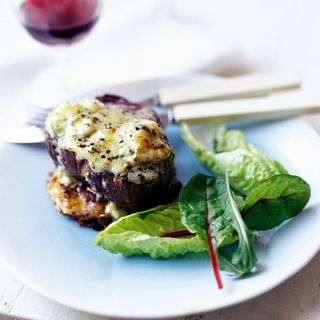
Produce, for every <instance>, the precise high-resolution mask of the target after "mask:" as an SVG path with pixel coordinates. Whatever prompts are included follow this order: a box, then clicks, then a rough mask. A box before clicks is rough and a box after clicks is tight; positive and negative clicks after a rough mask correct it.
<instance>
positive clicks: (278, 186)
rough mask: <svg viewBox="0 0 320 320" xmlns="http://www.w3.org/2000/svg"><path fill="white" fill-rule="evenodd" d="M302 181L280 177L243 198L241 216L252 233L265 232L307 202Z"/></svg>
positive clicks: (308, 194) (290, 176)
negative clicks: (253, 231)
mask: <svg viewBox="0 0 320 320" xmlns="http://www.w3.org/2000/svg"><path fill="white" fill-rule="evenodd" d="M310 193H311V191H310V186H309V185H308V183H307V182H305V181H304V180H303V179H302V178H300V177H297V176H293V175H288V174H281V175H276V176H273V177H271V178H269V179H267V180H265V181H263V182H262V183H260V184H258V185H257V186H256V187H255V188H254V189H252V190H251V192H250V193H249V194H248V196H247V198H246V199H245V205H244V208H243V210H242V215H243V217H244V221H245V222H246V224H247V226H248V227H249V228H250V229H252V230H268V229H271V228H274V227H276V226H278V225H279V224H280V223H282V222H283V221H285V220H287V219H290V218H292V217H294V216H296V215H297V214H298V213H299V212H301V211H302V210H303V208H304V207H305V206H306V204H307V203H308V201H309V199H310Z"/></svg>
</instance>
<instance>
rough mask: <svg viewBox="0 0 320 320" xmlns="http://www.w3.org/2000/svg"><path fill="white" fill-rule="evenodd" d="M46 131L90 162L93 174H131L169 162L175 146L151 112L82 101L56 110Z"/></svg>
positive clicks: (95, 101)
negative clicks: (129, 172)
mask: <svg viewBox="0 0 320 320" xmlns="http://www.w3.org/2000/svg"><path fill="white" fill-rule="evenodd" d="M46 130H47V131H48V133H49V134H50V135H51V137H52V138H53V140H54V141H55V143H56V145H57V147H58V148H61V149H66V150H69V151H72V152H74V153H75V154H76V156H77V158H78V159H79V160H87V161H88V162H89V164H90V166H91V168H92V169H93V171H95V172H97V173H99V172H101V171H103V170H108V171H110V172H112V173H114V174H122V173H124V172H127V171H128V169H130V168H131V167H133V166H135V167H136V166H139V165H144V166H146V165H148V164H154V163H158V162H161V161H164V160H166V159H168V158H169V157H170V156H171V155H172V153H173V150H172V147H171V146H170V145H169V144H168V142H167V139H166V137H165V134H164V131H163V129H162V128H161V127H160V126H159V125H158V124H157V122H155V121H153V120H150V111H149V112H148V111H147V110H144V109H142V110H138V111H135V112H132V111H131V110H130V109H128V107H126V106H124V105H113V104H110V105H104V104H102V103H101V102H99V101H98V100H81V101H78V102H73V103H67V104H64V105H62V106H60V107H58V108H56V109H54V110H53V111H52V112H51V113H50V114H49V115H48V118H47V121H46Z"/></svg>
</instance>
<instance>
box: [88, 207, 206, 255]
mask: <svg viewBox="0 0 320 320" xmlns="http://www.w3.org/2000/svg"><path fill="white" fill-rule="evenodd" d="M183 229H185V227H184V226H183V225H182V224H181V215H180V210H179V206H178V204H176V203H174V204H170V205H164V206H158V207H156V208H152V209H149V210H146V211H142V212H138V213H134V214H131V215H129V216H126V217H123V218H120V219H119V220H118V221H116V222H114V223H112V224H111V225H109V226H108V227H107V228H106V229H105V230H103V231H101V232H100V233H99V234H98V235H97V237H96V239H95V240H94V244H96V245H98V246H100V247H102V248H103V249H105V250H108V251H109V252H112V253H122V254H123V255H126V256H131V255H144V254H147V255H150V257H151V258H170V257H173V256H176V255H183V254H186V253H188V252H205V251H207V245H206V244H203V242H202V241H201V240H200V238H199V236H197V235H192V236H186V237H179V238H174V237H170V236H169V234H172V235H173V234H179V231H180V230H183ZM177 231H178V232H177Z"/></svg>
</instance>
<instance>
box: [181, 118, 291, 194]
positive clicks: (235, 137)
mask: <svg viewBox="0 0 320 320" xmlns="http://www.w3.org/2000/svg"><path fill="white" fill-rule="evenodd" d="M182 137H183V139H184V140H185V141H186V142H187V143H188V145H189V146H190V148H191V149H192V150H193V151H194V153H195V155H196V156H197V158H198V160H199V161H200V162H202V163H203V164H204V165H205V166H206V167H207V168H208V169H209V170H210V171H211V172H212V173H213V174H215V175H217V176H219V177H221V178H224V176H225V174H226V173H228V175H229V178H230V185H231V187H232V189H234V190H235V191H238V192H240V193H241V194H244V195H247V194H248V193H249V192H250V191H251V190H252V189H253V188H254V187H255V186H256V185H258V184H259V183H260V182H262V181H264V180H266V179H269V178H270V177H272V176H274V175H277V174H284V173H287V171H286V170H285V169H284V168H283V167H282V165H281V164H280V163H278V162H277V161H274V160H271V159H269V158H268V157H267V156H266V155H265V154H263V153H262V152H260V151H259V150H258V149H256V148H255V147H254V146H252V145H251V144H249V143H248V142H247V141H246V140H245V138H244V136H243V134H242V133H241V132H240V131H238V130H231V131H226V130H225V129H223V128H221V127H220V128H219V127H216V126H209V125H202V126H188V125H187V124H182Z"/></svg>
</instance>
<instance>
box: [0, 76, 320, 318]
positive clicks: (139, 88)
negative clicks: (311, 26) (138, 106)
mask: <svg viewBox="0 0 320 320" xmlns="http://www.w3.org/2000/svg"><path fill="white" fill-rule="evenodd" d="M199 79H201V80H203V81H204V80H207V81H213V80H210V79H208V78H207V77H198V76H197V77H191V78H190V77H183V78H176V79H172V80H170V81H169V80H168V79H167V80H165V79H162V80H161V79H160V80H152V81H147V82H146V81H145V82H136V83H130V84H126V85H122V86H117V87H113V88H109V90H108V89H104V90H98V91H97V92H95V93H103V92H104V91H109V92H110V91H111V92H114V93H121V94H123V95H125V96H127V97H129V98H133V99H138V98H142V97H145V96H149V95H150V94H152V93H154V92H155V91H156V89H157V88H159V87H162V86H165V85H168V84H169V83H170V82H174V83H183V82H189V81H198V80H199ZM95 93H94V94H95ZM92 94H93V93H92ZM245 132H246V134H247V136H248V138H249V140H250V141H251V142H253V143H254V144H255V145H256V146H257V147H258V148H260V149H262V150H264V151H265V152H266V153H267V154H268V155H269V156H270V157H273V158H274V159H277V160H279V161H281V162H282V163H283V164H284V165H285V166H286V167H287V169H289V171H290V172H291V173H295V174H299V175H300V176H302V177H303V178H305V179H306V180H307V181H308V182H309V183H310V185H311V187H312V192H313V195H316V194H320V188H319V181H320V165H319V163H320V138H319V137H318V135H317V134H316V133H315V132H314V131H313V130H312V129H311V128H310V127H309V126H308V125H307V124H306V123H304V122H302V121H300V120H298V119H293V120H286V121H278V122H272V123H265V124H260V125H257V126H251V127H250V128H247V129H246V130H245ZM168 135H169V139H170V140H171V142H172V143H173V145H174V146H175V148H176V151H177V157H176V163H177V170H178V177H179V178H180V179H181V180H182V181H186V179H187V178H188V177H190V176H191V175H192V174H193V173H195V172H199V171H202V172H203V171H204V169H203V168H202V167H201V166H200V165H199V164H198V163H197V162H196V161H195V158H194V156H193V154H192V152H191V151H190V150H189V149H188V147H187V146H186V145H185V144H184V143H183V142H182V141H181V138H180V136H179V131H178V128H176V127H170V128H169V129H168ZM52 168H53V165H52V161H51V160H50V158H49V156H48V155H47V153H46V151H45V150H44V147H43V146H42V145H29V146H26V145H24V146H23V145H6V144H0V194H1V203H2V206H1V211H0V221H1V223H0V258H1V261H2V262H3V263H4V264H5V265H6V266H7V267H8V268H9V270H11V271H12V272H13V273H14V274H15V275H16V276H17V277H18V278H19V279H20V280H22V281H23V282H25V283H26V284H27V285H28V286H30V287H31V288H33V289H35V290H36V291H38V292H39V293H41V294H43V295H44V296H46V297H48V298H51V299H52V300H55V301H57V302H60V303H62V304H64V305H67V306H70V307H73V308H76V309H80V310H83V311H86V312H90V313H95V314H101V315H106V316H116V317H135V318H151V317H169V316H179V315H185V314H191V313H198V312H205V311H209V310H214V309H218V308H222V307H225V306H229V305H232V304H235V303H239V302H241V301H244V300H248V299H250V298H253V297H256V296H258V295H260V294H262V293H264V292H266V291H268V290H270V289H271V288H273V287H275V286H276V285H278V284H280V283H281V282H283V281H284V280H286V279H287V278H289V277H290V276H291V275H293V274H294V273H296V272H297V271H298V270H300V269H301V268H302V267H303V266H304V265H305V264H306V263H308V262H309V261H310V259H311V258H312V257H313V256H314V255H315V254H316V253H317V252H318V250H319V245H320V232H319V230H320V209H319V208H318V207H317V206H316V205H315V204H316V199H315V198H312V200H311V202H310V205H309V208H308V209H306V210H305V211H304V212H303V213H302V214H300V215H299V216H298V217H297V218H295V219H294V220H292V221H290V222H289V223H287V224H285V225H284V226H282V227H281V228H279V229H277V230H276V232H273V233H272V236H271V240H270V241H269V243H267V244H266V243H264V242H263V241H260V242H257V243H256V250H257V256H258V259H259V269H260V271H259V272H257V273H256V274H253V275H252V276H250V277H246V278H244V279H241V280H236V279H232V278H230V277H228V276H227V275H225V274H224V273H223V281H224V285H225V289H223V290H220V291H219V290H218V289H217V287H216V283H215V280H214V278H213V275H212V270H211V266H210V263H209V259H208V257H207V256H206V255H205V254H198V255H197V254H189V255H186V256H184V257H178V258H175V259H170V260H152V259H149V258H148V257H133V258H125V257H122V256H121V255H113V254H110V253H108V252H106V251H103V250H102V249H100V248H98V247H95V246H94V245H93V244H92V240H93V239H94V237H95V235H96V232H95V231H93V230H89V229H86V228H81V227H79V226H78V225H77V224H76V223H75V222H74V221H72V220H71V219H68V218H66V217H64V216H62V215H60V214H58V213H57V212H56V211H55V209H54V207H53V205H52V203H51V201H50V200H49V198H48V195H47V192H46V188H45V181H46V178H47V174H48V172H49V171H50V170H51V169H52Z"/></svg>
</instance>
